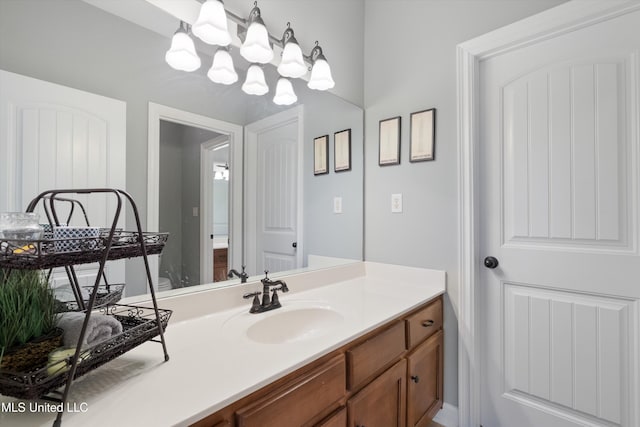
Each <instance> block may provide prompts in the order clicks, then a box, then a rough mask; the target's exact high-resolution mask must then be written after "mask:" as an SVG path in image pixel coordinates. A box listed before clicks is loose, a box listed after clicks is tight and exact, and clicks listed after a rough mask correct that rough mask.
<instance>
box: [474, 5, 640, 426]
mask: <svg viewBox="0 0 640 427" xmlns="http://www.w3.org/2000/svg"><path fill="white" fill-rule="evenodd" d="M639 28H640V10H638V9H636V11H635V12H630V13H627V14H626V15H622V16H618V17H616V18H613V19H610V20H608V21H604V22H600V23H597V24H592V25H591V26H586V27H584V28H581V29H579V30H576V31H573V32H570V33H567V34H564V35H561V36H557V37H555V38H552V39H549V40H545V41H541V42H538V43H535V44H533V45H530V46H527V47H524V48H519V49H517V50H513V51H511V52H508V53H504V54H501V55H498V56H495V57H492V58H489V59H487V60H485V61H483V62H481V63H480V69H479V73H480V74H479V79H480V80H479V81H480V84H481V105H480V117H479V118H480V123H481V128H482V129H481V135H480V136H481V150H480V163H479V164H480V168H481V173H480V182H479V185H480V191H481V201H480V211H479V212H480V216H481V220H480V224H481V227H480V236H479V237H480V253H481V254H482V255H481V256H482V257H483V258H484V257H485V256H493V257H495V258H497V259H498V261H499V265H498V266H497V268H494V269H491V268H486V269H483V270H482V272H481V275H480V279H481V281H480V283H481V285H480V286H481V288H479V289H478V294H479V295H480V300H481V303H480V305H479V307H481V308H482V309H481V314H480V319H481V325H480V328H479V330H480V331H482V334H483V335H482V336H483V338H484V340H483V345H482V347H483V350H482V352H481V359H482V362H481V363H482V367H481V372H482V381H481V387H482V390H481V393H480V395H481V421H482V425H483V426H484V427H490V426H514V425H517V426H585V425H589V426H628V427H632V426H638V425H640V413H639V412H640V409H639V405H640V403H639V402H640V395H639V394H638V390H639V387H640V385H639V384H638V382H639V380H638V379H639V372H638V369H639V363H640V353H639V351H638V345H639V341H640V339H639V333H640V325H639V320H638V316H639V314H640V313H639V310H638V308H639V307H638V301H639V299H640V282H639V280H640V256H639V255H640V253H639V247H638V244H639V242H638V230H639V225H640V224H639V219H638V191H639V182H638V181H639V176H640V175H639V174H638V161H639V159H638V155H639V148H640V147H639V145H640V144H639V142H638V130H639V129H640V118H639V113H640V110H639V105H638V103H639V99H640V97H639V95H640V93H639V88H640V78H639V74H638V73H639V65H640V62H639V57H640V31H638V29H639Z"/></svg>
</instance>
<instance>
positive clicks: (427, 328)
mask: <svg viewBox="0 0 640 427" xmlns="http://www.w3.org/2000/svg"><path fill="white" fill-rule="evenodd" d="M405 322H406V324H407V348H410V349H411V348H413V347H415V346H416V345H418V344H420V343H421V342H422V341H424V340H425V339H427V338H429V337H430V336H431V335H433V334H434V333H436V332H438V331H439V330H440V328H442V298H438V299H437V300H435V301H433V302H432V303H431V304H429V305H428V306H426V307H425V308H423V309H422V310H420V311H418V312H416V313H414V314H412V315H411V316H409V317H407V318H406V319H405Z"/></svg>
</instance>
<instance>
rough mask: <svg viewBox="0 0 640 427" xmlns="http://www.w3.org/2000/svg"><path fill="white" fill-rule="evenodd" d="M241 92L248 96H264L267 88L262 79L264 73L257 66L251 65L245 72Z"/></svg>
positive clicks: (267, 90)
mask: <svg viewBox="0 0 640 427" xmlns="http://www.w3.org/2000/svg"><path fill="white" fill-rule="evenodd" d="M242 91H243V92H244V93H246V94H248V95H264V94H265V93H267V92H269V86H267V82H266V81H265V78H264V71H262V67H261V66H260V65H258V64H251V65H250V66H249V69H248V70H247V78H246V79H245V81H244V83H243V84H242Z"/></svg>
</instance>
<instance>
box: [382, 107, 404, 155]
mask: <svg viewBox="0 0 640 427" xmlns="http://www.w3.org/2000/svg"><path fill="white" fill-rule="evenodd" d="M400 125H401V117H400V116H397V117H391V118H388V119H384V120H380V123H379V127H378V132H379V146H378V165H380V166H389V165H398V164H400Z"/></svg>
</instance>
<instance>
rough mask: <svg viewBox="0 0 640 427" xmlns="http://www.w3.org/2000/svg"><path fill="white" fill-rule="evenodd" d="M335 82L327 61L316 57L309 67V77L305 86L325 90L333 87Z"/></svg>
mask: <svg viewBox="0 0 640 427" xmlns="http://www.w3.org/2000/svg"><path fill="white" fill-rule="evenodd" d="M335 85H336V84H335V82H334V81H333V77H331V68H330V67H329V63H328V62H327V61H325V60H324V59H318V60H316V62H315V63H314V64H313V68H311V78H309V83H308V84H307V86H309V88H311V89H316V90H327V89H331V88H332V87H334V86H335Z"/></svg>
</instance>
